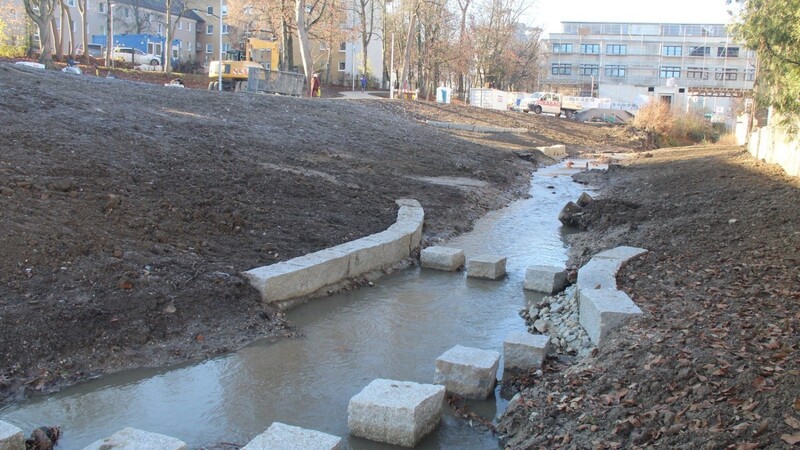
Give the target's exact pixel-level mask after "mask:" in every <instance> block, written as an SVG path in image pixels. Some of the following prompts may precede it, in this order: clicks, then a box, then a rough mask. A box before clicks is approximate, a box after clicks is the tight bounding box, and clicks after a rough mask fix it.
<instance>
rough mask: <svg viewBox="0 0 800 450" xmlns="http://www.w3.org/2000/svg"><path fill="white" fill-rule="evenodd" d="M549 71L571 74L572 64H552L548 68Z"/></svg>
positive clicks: (556, 73)
mask: <svg viewBox="0 0 800 450" xmlns="http://www.w3.org/2000/svg"><path fill="white" fill-rule="evenodd" d="M550 73H552V74H553V75H572V65H570V64H553V66H552V67H551V68H550Z"/></svg>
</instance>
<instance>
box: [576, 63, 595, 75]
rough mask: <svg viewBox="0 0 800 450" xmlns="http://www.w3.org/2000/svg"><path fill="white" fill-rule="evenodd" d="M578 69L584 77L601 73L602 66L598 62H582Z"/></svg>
mask: <svg viewBox="0 0 800 450" xmlns="http://www.w3.org/2000/svg"><path fill="white" fill-rule="evenodd" d="M578 70H579V73H580V75H581V76H584V77H589V76H592V75H594V76H597V75H600V66H598V65H597V64H581V66H580V68H579V69H578Z"/></svg>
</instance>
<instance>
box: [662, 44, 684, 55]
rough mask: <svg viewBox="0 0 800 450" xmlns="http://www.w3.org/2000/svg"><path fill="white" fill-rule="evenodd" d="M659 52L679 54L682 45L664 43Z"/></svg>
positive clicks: (680, 53)
mask: <svg viewBox="0 0 800 450" xmlns="http://www.w3.org/2000/svg"><path fill="white" fill-rule="evenodd" d="M661 54H662V55H664V56H681V55H682V54H683V47H681V46H680V45H665V46H664V47H662V48H661Z"/></svg>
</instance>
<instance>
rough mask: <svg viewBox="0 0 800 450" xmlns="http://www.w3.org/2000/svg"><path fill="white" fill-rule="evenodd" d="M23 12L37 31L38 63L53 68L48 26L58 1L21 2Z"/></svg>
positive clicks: (32, 0) (37, 0)
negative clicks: (23, 8) (23, 7)
mask: <svg viewBox="0 0 800 450" xmlns="http://www.w3.org/2000/svg"><path fill="white" fill-rule="evenodd" d="M22 3H23V5H24V6H25V12H26V13H27V14H28V17H30V18H31V20H32V21H33V23H35V24H36V27H37V28H38V29H39V46H40V53H39V62H40V63H42V64H44V65H45V66H46V67H48V68H54V67H55V65H54V64H53V46H52V44H51V40H50V24H51V20H52V19H53V14H54V13H55V11H56V8H57V5H58V0H22Z"/></svg>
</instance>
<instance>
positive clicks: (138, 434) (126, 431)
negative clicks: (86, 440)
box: [83, 427, 188, 450]
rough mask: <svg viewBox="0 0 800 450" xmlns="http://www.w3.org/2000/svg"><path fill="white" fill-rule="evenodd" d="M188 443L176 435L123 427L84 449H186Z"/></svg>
mask: <svg viewBox="0 0 800 450" xmlns="http://www.w3.org/2000/svg"><path fill="white" fill-rule="evenodd" d="M187 448H188V447H187V446H186V443H185V442H183V441H182V440H180V439H176V438H174V437H169V436H164V435H163V434H158V433H151V432H149V431H142V430H137V429H135V428H130V427H127V428H123V429H122V430H119V431H117V432H116V433H114V434H112V435H111V437H107V438H105V439H100V440H99V441H95V442H93V443H92V444H90V445H89V446H88V447H84V449H83V450H186V449H187Z"/></svg>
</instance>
